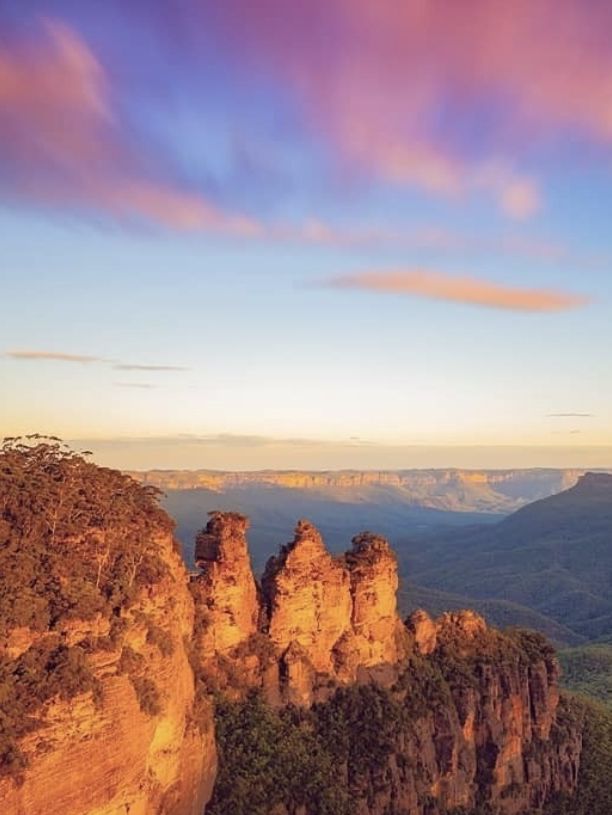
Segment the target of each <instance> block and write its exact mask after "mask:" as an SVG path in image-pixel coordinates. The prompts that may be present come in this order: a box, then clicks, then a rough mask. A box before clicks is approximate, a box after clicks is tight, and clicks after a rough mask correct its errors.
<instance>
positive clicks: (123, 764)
mask: <svg viewBox="0 0 612 815" xmlns="http://www.w3.org/2000/svg"><path fill="white" fill-rule="evenodd" d="M155 547H156V551H157V552H158V553H159V554H160V555H161V556H162V558H163V562H164V564H165V567H166V574H165V575H164V577H163V579H162V580H161V581H158V582H157V583H156V584H155V586H151V587H150V588H148V589H147V588H145V589H144V590H142V591H141V592H140V593H139V596H138V597H137V598H136V601H135V602H134V604H133V605H132V606H131V608H130V609H124V610H122V611H121V613H120V614H117V615H114V616H113V617H112V618H111V620H110V621H109V620H107V619H104V618H102V617H100V616H99V615H98V616H97V617H95V618H94V619H92V620H88V621H78V620H75V621H73V622H70V623H68V622H67V623H65V624H63V625H62V626H60V627H59V628H58V629H57V630H54V631H47V632H34V631H29V632H28V631H27V630H23V629H22V630H19V631H17V632H13V633H12V636H9V637H8V639H7V640H6V642H5V646H6V648H7V650H6V651H5V653H8V654H10V656H11V657H13V658H14V657H16V656H17V655H18V654H20V655H22V656H26V655H27V654H28V652H29V651H30V650H32V649H35V648H37V649H42V648H44V647H45V645H46V643H49V646H50V647H51V642H53V645H54V646H55V644H56V643H59V647H60V648H61V647H62V646H70V647H71V648H79V649H80V650H81V649H82V650H83V651H84V652H85V653H87V654H88V656H87V666H88V669H91V671H92V675H93V678H94V682H95V692H91V691H86V692H83V693H76V695H73V696H72V698H69V699H63V698H62V696H63V695H64V693H66V691H67V689H65V688H61V687H60V688H58V693H57V695H55V696H53V697H52V698H51V699H50V700H49V701H48V702H47V703H46V704H45V705H44V706H43V708H42V709H41V710H39V711H38V712H37V715H38V722H37V726H36V727H35V728H34V729H33V730H32V732H31V733H30V734H29V735H27V736H26V737H25V738H24V739H23V740H22V741H21V743H20V748H21V752H22V755H23V761H24V762H25V764H26V766H25V767H24V769H23V771H22V772H21V773H19V774H18V775H17V776H15V775H14V774H13V775H12V776H9V777H4V778H3V779H0V811H1V812H2V813H3V815H126V813H129V815H153V813H162V814H163V815H201V813H202V810H203V807H204V805H205V803H206V801H207V800H208V798H209V796H210V792H211V789H212V785H213V783H214V777H215V771H216V748H215V740H214V726H213V717H212V705H207V703H206V702H205V701H204V702H203V704H202V705H201V706H200V709H199V711H198V710H197V708H198V704H197V700H196V689H195V683H194V675H193V671H192V668H191V665H190V662H189V653H188V647H187V645H188V643H189V642H190V640H191V637H192V632H193V620H194V604H193V600H192V597H191V595H190V592H189V590H188V585H187V575H186V571H185V568H184V566H183V563H182V561H181V559H180V557H179V555H178V554H177V552H176V547H175V546H174V542H173V538H172V535H171V534H165V535H159V536H158V537H157V539H156V541H155ZM186 644H187V645H186ZM51 653H57V649H56V650H55V651H52V652H51ZM78 677H79V675H78V674H77V675H76V677H75V679H74V681H76V680H78ZM196 713H197V714H198V716H197V721H196Z"/></svg>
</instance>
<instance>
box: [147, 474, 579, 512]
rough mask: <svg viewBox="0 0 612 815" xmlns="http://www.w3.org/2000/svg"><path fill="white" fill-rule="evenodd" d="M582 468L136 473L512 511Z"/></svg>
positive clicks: (173, 483) (162, 481)
mask: <svg viewBox="0 0 612 815" xmlns="http://www.w3.org/2000/svg"><path fill="white" fill-rule="evenodd" d="M583 473H584V471H583V470H569V469H567V470H546V469H529V470H460V469H446V470H445V469H435V470H422V469H418V470H378V471H376V470H368V471H359V470H339V471H331V472H304V471H299V470H293V471H284V470H278V471H275V470H260V471H255V472H219V471H215V470H149V471H146V472H132V473H131V475H132V476H133V477H134V478H136V479H138V480H140V481H142V482H143V483H145V484H153V485H155V486H157V487H160V488H161V489H164V490H193V489H206V490H213V491H215V492H219V493H222V492H227V491H238V493H237V494H236V499H237V504H238V505H239V504H240V493H239V491H240V490H246V489H249V488H251V489H253V488H255V489H257V488H259V489H261V488H266V487H268V488H269V487H281V488H283V489H289V490H301V491H306V492H308V493H312V494H315V495H319V496H320V497H321V498H324V499H325V500H329V501H340V502H343V501H351V500H355V497H356V496H357V497H358V500H364V498H365V500H369V501H372V502H373V503H377V502H381V501H382V502H383V503H386V502H387V501H389V499H390V498H395V500H398V501H401V502H403V503H406V504H408V505H412V506H419V507H427V508H430V509H439V510H450V511H455V512H484V513H486V512H493V513H509V512H513V511H514V510H516V509H519V508H520V507H522V506H524V505H525V504H526V503H528V502H530V501H535V500H537V499H539V498H545V497H547V496H549V495H553V494H554V493H557V492H560V491H561V490H565V489H568V488H569V487H572V486H573V485H574V484H575V483H576V482H577V481H578V479H579V478H580V476H581V475H583Z"/></svg>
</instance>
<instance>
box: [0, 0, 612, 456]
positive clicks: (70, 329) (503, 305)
mask: <svg viewBox="0 0 612 815" xmlns="http://www.w3.org/2000/svg"><path fill="white" fill-rule="evenodd" d="M610 30H612V6H611V5H610V4H609V3H606V2H604V1H603V0H593V2H590V3H584V2H580V0H535V2H534V0H517V2H514V3H508V4H499V3H491V2H487V0H469V1H468V2H466V3H462V4H458V3H447V2H443V0H410V2H405V1H402V0H384V2H380V1H379V0H328V1H327V2H323V1H322V0H313V1H312V2H309V3H287V2H281V0H260V2H258V3H255V4H254V3H252V2H247V0H226V2H223V3H213V2H212V0H210V1H209V0H179V2H177V3H173V4H167V3H162V2H157V0H151V1H150V2H141V1H140V0H137V1H136V2H133V3H121V2H119V0H109V2H107V3H104V4H82V3H76V2H74V1H73V0H52V2H44V3H43V2H42V0H21V1H20V2H18V1H17V0H7V2H5V3H3V4H2V8H1V9H0V231H1V234H2V243H1V245H0V278H1V280H2V305H3V318H2V321H1V322H0V376H1V377H2V400H1V402H0V430H2V431H3V432H2V433H1V434H0V435H16V434H23V433H31V432H41V433H52V434H56V435H59V436H62V437H63V438H66V439H70V440H75V442H77V443H80V442H83V443H87V444H90V445H91V446H92V447H93V448H94V452H95V454H96V456H97V458H98V459H99V460H100V461H103V462H104V463H110V464H114V465H117V466H122V467H154V466H168V467H180V466H185V467H202V468H206V467H211V468H228V469H234V468H235V469H258V468H263V467H279V468H291V467H302V468H310V469H317V468H328V469H329V468H333V467H361V468H368V467H374V468H384V467H388V468H392V467H402V466H404V467H411V466H419V467H420V466H424V467H427V466H461V467H470V466H473V467H494V466H499V467H506V466H575V467H582V466H585V467H586V466H592V467H610V466H612V375H611V374H612V363H611V362H610V349H611V348H612V243H611V239H610V215H611V213H612V43H611V42H610V38H609V31H610Z"/></svg>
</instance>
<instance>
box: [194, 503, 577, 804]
mask: <svg viewBox="0 0 612 815" xmlns="http://www.w3.org/2000/svg"><path fill="white" fill-rule="evenodd" d="M214 522H215V529H216V532H215V534H216V535H217V536H218V537H219V536H220V537H221V538H223V537H224V536H225V535H226V534H229V532H230V531H231V530H232V529H235V526H236V524H237V523H238V522H237V519H236V517H235V516H233V515H223V514H216V515H215V516H214ZM241 528H243V527H242V525H241ZM232 534H233V533H232ZM239 549H240V552H242V553H243V554H242V555H241V558H242V560H241V563H242V567H245V564H246V560H245V559H244V552H245V549H244V547H243V546H242V539H241V543H240V547H239ZM210 551H212V550H210ZM202 565H203V567H204V573H203V575H202V577H201V578H197V579H196V581H195V582H196V584H197V583H198V582H199V581H200V580H201V581H202V584H203V585H206V586H207V587H209V589H210V587H211V586H212V585H213V584H212V583H211V575H212V574H216V575H217V578H218V580H217V582H216V584H215V585H216V586H217V587H219V588H222V589H223V588H224V587H225V586H226V580H225V579H221V578H220V576H219V574H218V570H219V569H223V568H225V567H224V566H223V564H222V563H221V562H216V563H215V564H214V565H213V563H212V562H211V561H210V560H206V561H202ZM242 567H241V568H242ZM247 584H250V583H249V581H247ZM396 590H397V567H396V562H395V556H394V554H393V552H392V550H391V549H390V547H389V545H388V543H387V542H386V541H385V540H383V539H382V538H380V537H378V536H375V535H372V534H370V533H364V534H362V535H359V536H357V537H356V538H354V540H353V545H352V548H351V550H350V551H349V552H347V553H346V554H345V555H344V556H343V557H332V556H331V555H330V554H329V553H328V552H327V550H326V549H325V546H324V543H323V541H322V539H321V536H320V535H319V533H318V532H317V530H316V529H315V528H314V527H313V526H312V524H310V523H308V522H306V521H301V522H299V523H298V526H297V528H296V531H295V536H294V539H293V540H292V541H291V542H290V543H288V544H287V545H285V546H284V547H282V548H281V550H280V553H279V555H278V556H277V557H274V558H271V559H270V561H269V563H268V565H267V567H266V570H265V573H264V576H263V580H262V589H261V595H260V599H259V602H260V612H259V620H260V622H259V629H258V631H257V632H256V633H251V635H250V637H248V638H243V640H242V642H241V643H240V644H239V645H238V646H236V647H234V648H233V649H230V650H225V651H224V652H223V653H220V654H218V657H219V659H217V660H215V659H212V660H210V659H209V662H208V670H209V671H211V672H212V674H214V675H215V676H216V678H217V680H219V679H221V684H222V686H223V684H224V682H225V685H224V689H225V690H226V691H229V693H230V696H233V698H234V699H236V700H238V701H237V702H236V704H240V701H239V700H240V699H241V698H244V694H245V691H246V690H247V689H248V688H249V687H259V688H261V689H263V691H264V695H265V696H266V698H267V699H268V701H269V702H272V703H273V704H274V705H275V706H276V707H277V708H278V707H281V708H282V705H283V704H284V703H287V702H293V703H297V704H298V705H302V706H305V707H306V708H308V706H309V705H310V704H311V703H312V702H318V703H319V704H318V706H317V707H316V708H314V712H313V713H311V714H303V715H305V716H306V717H307V720H308V716H309V715H310V716H313V717H314V721H313V723H312V724H311V728H312V730H311V731H309V732H315V733H318V734H319V737H320V738H322V743H321V745H320V746H319V748H318V749H321V750H322V751H323V752H324V750H325V749H327V747H325V745H327V744H328V742H327V741H326V739H325V736H324V735H321V734H322V733H323V734H324V731H325V726H326V724H325V723H326V722H328V721H333V722H335V723H336V724H335V725H334V727H341V728H342V727H348V725H347V722H350V720H351V716H352V717H353V719H354V729H353V730H350V729H348V730H346V732H344V733H338V732H336V731H334V732H333V735H332V736H331V737H330V738H331V743H332V744H334V745H335V744H347V745H351V744H353V745H354V747H349V748H348V751H347V753H346V754H345V755H344V756H336V758H335V759H334V760H335V761H336V762H337V770H336V773H337V775H338V777H339V778H342V779H344V780H343V781H342V784H341V786H342V785H344V787H343V788H344V789H345V790H346V791H348V792H347V794H348V795H349V798H350V800H351V801H352V806H353V807H354V809H353V810H351V811H354V812H357V813H358V814H359V815H395V814H396V815H399V813H410V815H443V813H449V812H451V811H457V810H459V809H460V808H464V811H465V812H469V811H471V810H472V809H475V808H476V807H479V806H485V805H486V806H489V807H491V811H492V812H494V813H499V815H520V813H523V812H525V811H530V812H531V811H538V809H539V808H541V806H542V805H543V804H544V802H545V801H546V800H548V799H549V798H550V796H551V795H553V794H555V793H557V792H571V791H573V790H574V789H575V785H576V780H577V774H578V768H579V759H580V751H581V738H580V733H579V730H578V729H577V728H574V729H573V730H572V729H569V730H567V729H563V728H562V727H560V726H559V725H558V721H557V714H558V705H559V694H558V690H557V679H558V668H557V664H556V661H555V658H554V654H553V652H552V650H551V649H550V648H549V647H548V646H547V645H546V644H545V643H544V641H543V640H542V639H541V638H540V637H539V636H538V635H531V634H527V633H525V634H519V633H517V634H514V635H503V634H500V633H499V632H497V631H495V630H494V629H489V628H488V627H487V625H486V623H485V622H484V620H483V619H482V618H481V617H480V616H478V615H477V614H475V613H474V612H470V611H466V612H459V613H449V614H444V615H442V616H441V617H440V618H439V619H438V620H432V619H431V618H430V617H429V616H428V615H427V614H426V613H425V612H422V611H421V612H417V613H415V614H414V615H412V617H411V618H410V619H409V620H407V621H406V624H404V623H402V622H401V621H400V620H399V618H398V616H397V612H396V599H395V594H396ZM197 596H199V595H198V594H196V597H197ZM228 596H231V594H230V595H228ZM248 596H249V598H250V601H252V598H253V593H252V592H251V591H250V590H249V595H248ZM211 603H212V605H213V607H214V606H215V605H216V604H217V603H218V604H219V606H220V607H222V606H224V600H223V598H221V597H219V598H212V599H209V605H210V604H211ZM256 616H257V615H256V614H255V612H254V611H253V609H252V606H251V613H250V615H249V628H248V631H251V632H253V629H252V627H251V623H252V621H253V620H254V619H255V618H256ZM255 646H256V647H255ZM228 660H229V663H230V665H231V671H230V672H229V673H227V674H226V675H225V677H224V676H223V666H224V665H225V666H227V661H228ZM372 681H374V682H375V683H376V684H375V685H374V686H372V685H371V684H370V683H371V682H372ZM359 687H363V688H367V687H376V688H379V691H378V692H379V693H380V694H383V695H382V696H381V697H380V698H379V699H378V701H377V702H375V707H374V708H373V707H372V706H371V704H370V706H369V707H368V706H366V707H364V708H363V710H362V711H360V712H359V711H358V702H359V698H360V697H359V695H358V694H357V696H356V697H353V696H351V694H352V693H353V689H355V688H359ZM338 693H340V694H343V693H344V694H348V696H342V695H340V696H339V697H338V696H337V694H338ZM385 694H386V695H385ZM338 699H339V700H340V701H338ZM351 699H352V700H353V701H350V700H351ZM343 700H344V701H343ZM346 700H348V701H346ZM342 705H345V707H344V708H343V707H342ZM356 705H357V707H356ZM338 706H340V712H339V713H338V712H336V713H333V712H330V713H329V716H327V714H325V712H324V711H325V710H328V709H329V710H330V711H334V710H336V711H337V708H338ZM356 710H357V711H358V712H357V713H356ZM381 710H382V711H387V713H385V714H384V715H387V716H389V717H390V718H389V719H384V716H383V719H382V720H381V721H380V723H379V724H377V725H375V730H378V729H379V730H380V731H381V733H383V734H384V739H383V740H382V741H381V742H380V743H377V742H376V743H375V744H374V745H373V746H372V745H371V744H370V746H368V745H369V741H368V740H369V739H370V738H371V737H370V736H369V735H368V733H369V732H370V731H369V730H368V722H369V721H370V719H371V717H372V716H379V715H381V714H380V711H381ZM389 711H390V712H389ZM317 717H322V722H323V724H322V723H321V720H320V719H317ZM241 721H242V719H241ZM338 723H344V724H338ZM298 734H299V731H298ZM299 737H300V736H299V735H298V736H296V738H299ZM257 738H259V737H257ZM374 738H375V740H376V737H374ZM360 741H363V745H361V746H360V744H359V743H360ZM255 742H256V743H259V742H258V740H257V739H255ZM334 749H336V748H334ZM361 749H363V752H364V754H365V758H359V759H358V760H357V759H356V758H355V754H356V753H357V754H358V753H359V752H360V750H361ZM370 753H371V755H370ZM256 758H257V757H256V756H253V757H252V759H253V764H256V763H257V762H256ZM247 763H248V765H249V767H250V766H251V762H250V761H248V757H247ZM243 770H244V767H241V766H236V767H232V773H233V774H234V775H235V776H236V778H237V779H239V778H240V773H241V772H242V771H243ZM232 778H233V775H232V777H231V778H229V779H226V780H227V786H228V787H229V788H232V787H233V784H232ZM249 783H253V784H255V786H257V784H258V783H259V782H258V780H257V778H255V779H252V778H251V779H250V781H249ZM279 783H280V780H279ZM283 783H284V782H283ZM224 788H225V787H224V786H223V779H221V789H224ZM295 794H297V795H299V791H297V792H296V793H295ZM220 795H221V794H220V793H217V795H216V797H214V798H213V803H212V805H211V806H212V809H211V812H213V813H217V812H223V811H224V807H225V806H227V801H224V799H223V798H222V796H221V797H219V796H220ZM292 795H294V793H292ZM319 805H320V803H317V802H316V801H312V800H310V801H309V800H305V801H304V804H303V809H302V810H296V811H299V812H301V813H302V812H303V813H304V815H309V813H314V812H317V811H319V810H318V809H317V806H319ZM287 806H288V805H287ZM230 808H231V807H230ZM274 811H275V812H276V811H278V812H279V813H284V812H293V810H292V809H291V807H288V808H287V807H285V808H283V807H280V808H278V809H277V810H274ZM343 811H344V810H338V813H339V815H340V813H341V812H343Z"/></svg>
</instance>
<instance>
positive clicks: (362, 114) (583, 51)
mask: <svg viewBox="0 0 612 815" xmlns="http://www.w3.org/2000/svg"><path fill="white" fill-rule="evenodd" d="M227 8H228V11H229V14H230V15H231V21H232V26H231V34H229V35H228V40H229V41H231V42H233V43H234V44H235V45H236V46H237V48H238V49H239V53H240V57H241V60H242V61H244V59H250V60H251V62H250V67H249V70H250V71H251V72H252V71H253V68H254V69H255V70H256V71H259V72H260V73H261V72H264V71H265V72H269V73H271V74H272V75H273V77H278V78H280V81H282V82H284V83H287V84H288V85H289V86H290V88H291V90H292V91H293V94H294V97H295V98H296V99H297V100H298V102H299V105H300V108H301V110H302V112H303V113H304V115H305V116H306V118H307V120H308V122H309V123H310V125H311V127H312V129H313V132H314V133H315V134H318V135H319V136H322V137H323V138H324V139H326V140H327V142H328V143H329V144H330V145H332V147H333V149H334V150H335V151H336V154H337V155H338V156H339V157H341V159H342V160H343V161H348V162H349V163H350V164H352V165H353V166H355V167H358V168H360V169H362V170H363V169H367V170H368V171H370V172H371V173H374V174H376V175H378V176H379V177H381V178H383V179H385V180H386V181H389V182H393V183H396V184H401V185H412V186H416V187H419V188H421V189H424V190H427V191H429V192H430V193H433V194H437V195H442V196H446V197H449V198H457V199H458V198H465V197H466V196H468V195H474V194H480V195H485V196H488V197H489V198H491V199H493V200H494V201H496V202H497V205H498V206H499V208H500V209H501V210H502V211H503V212H504V213H505V214H506V215H508V216H509V217H512V218H519V219H524V218H528V217H531V216H533V215H534V214H535V213H536V212H537V211H538V210H539V209H540V208H541V206H542V194H541V192H540V190H539V187H538V181H537V179H536V178H534V177H531V175H530V174H529V173H528V172H525V171H523V170H521V169H520V165H521V163H522V157H523V156H524V154H525V153H526V152H527V151H528V150H529V147H530V144H531V142H532V140H533V139H534V137H536V136H537V137H539V136H540V135H542V134H544V135H547V136H550V137H552V138H555V137H556V136H557V135H558V132H559V130H560V129H563V128H565V129H569V130H570V131H573V132H575V131H579V132H582V133H583V134H584V135H585V136H587V137H589V138H592V139H598V140H602V141H605V142H609V141H610V140H612V47H611V46H610V42H609V32H610V30H612V6H611V5H610V4H609V3H604V2H594V3H587V2H583V1H582V0H513V2H508V3H495V2H491V0H466V2H448V0H411V1H410V2H406V0H385V2H379V1H378V0H311V2H310V3H304V4H298V6H296V4H292V5H291V7H289V6H288V5H287V4H286V3H284V2H282V0H261V2H259V3H257V4H253V3H250V2H247V1H246V0H228V4H227ZM228 31H229V26H228ZM487 106H488V107H489V108H490V110H491V111H492V112H491V113H490V114H489V115H488V116H487V117H486V118H484V119H483V121H482V126H480V127H479V126H478V124H476V126H475V124H474V123H478V120H479V116H482V112H483V108H484V109H486V108H487ZM500 165H503V167H504V169H503V171H502V172H497V173H496V172H491V166H493V167H499V166H500Z"/></svg>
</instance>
